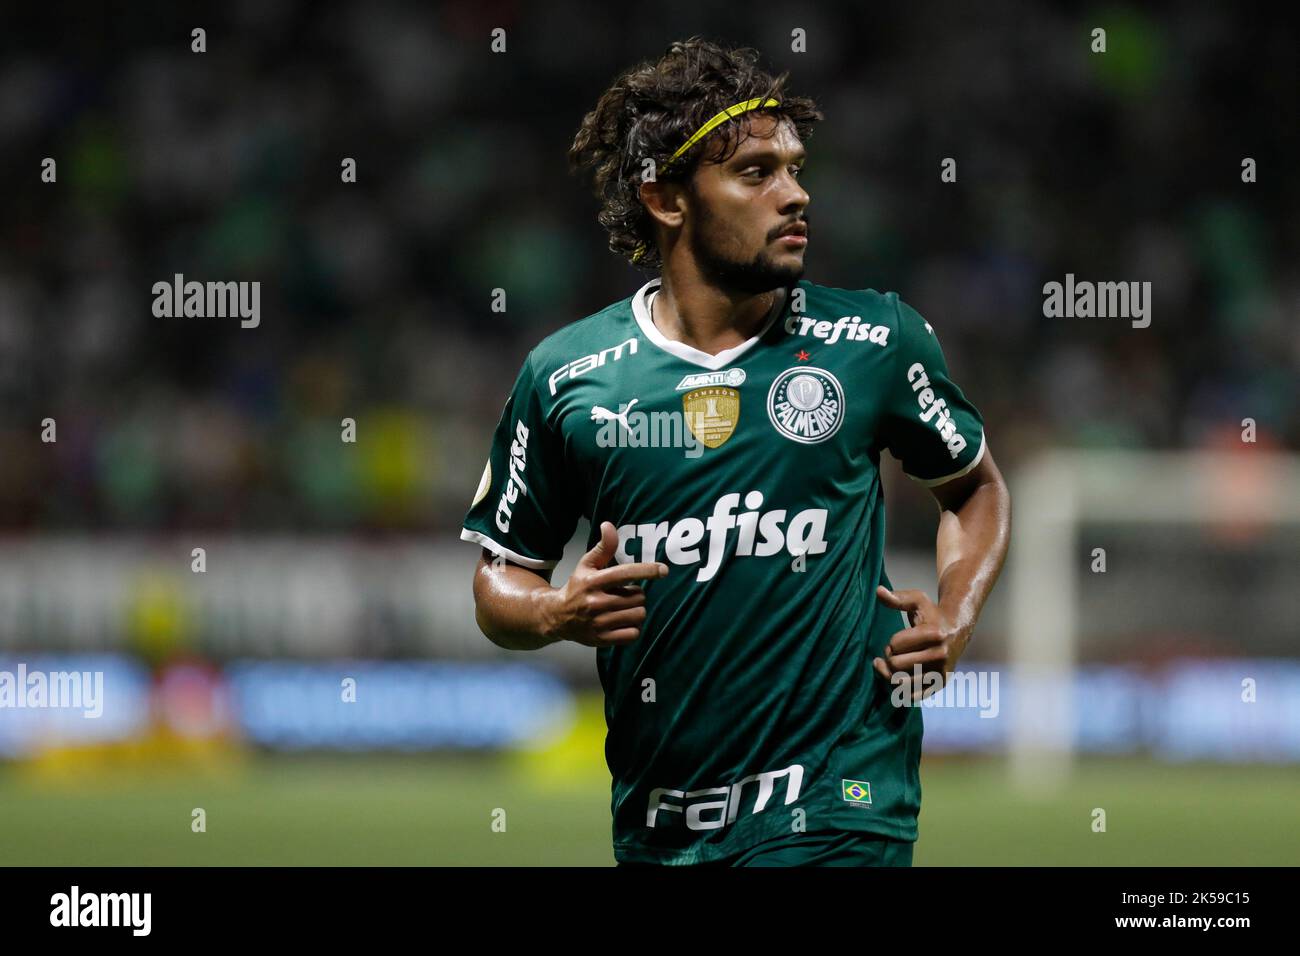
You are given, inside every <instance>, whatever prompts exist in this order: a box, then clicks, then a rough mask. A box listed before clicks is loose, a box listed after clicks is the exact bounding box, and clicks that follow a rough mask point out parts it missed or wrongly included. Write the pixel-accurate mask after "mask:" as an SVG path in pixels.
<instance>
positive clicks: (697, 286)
mask: <svg viewBox="0 0 1300 956" xmlns="http://www.w3.org/2000/svg"><path fill="white" fill-rule="evenodd" d="M784 294H785V293H784V290H782V289H774V290H771V291H769V292H760V293H758V294H757V295H751V294H748V293H731V292H726V291H724V290H722V289H718V288H717V287H715V286H711V285H708V284H707V283H704V282H691V283H680V284H677V285H673V284H672V283H671V280H670V279H669V276H668V274H667V273H666V272H665V273H664V276H663V281H662V282H661V284H660V286H659V294H658V295H656V296H655V297H654V300H653V302H652V303H651V306H652V307H651V310H650V321H651V322H653V323H654V324H655V327H656V328H658V329H659V331H660V332H662V333H663V334H664V337H665V338H668V339H671V340H673V341H674V342H681V343H682V344H684V345H689V346H691V347H692V348H695V349H699V350H700V351H701V352H706V353H708V354H709V355H717V354H718V353H719V352H722V351H725V350H726V349H731V348H735V347H736V346H738V345H742V344H744V343H745V342H747V341H749V340H750V339H751V338H753V337H754V336H755V335H757V334H758V333H759V332H761V331H762V329H763V324H764V323H765V322H766V320H767V318H768V316H769V314H770V313H771V311H772V309H773V308H775V307H776V305H777V297H778V296H783V295H784Z"/></svg>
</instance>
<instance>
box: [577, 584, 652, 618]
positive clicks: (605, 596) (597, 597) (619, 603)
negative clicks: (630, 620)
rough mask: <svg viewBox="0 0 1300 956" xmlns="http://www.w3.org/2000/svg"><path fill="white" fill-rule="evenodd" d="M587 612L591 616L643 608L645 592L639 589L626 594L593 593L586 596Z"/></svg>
mask: <svg viewBox="0 0 1300 956" xmlns="http://www.w3.org/2000/svg"><path fill="white" fill-rule="evenodd" d="M586 603H587V610H588V612H590V613H591V614H593V615H596V614H607V613H609V612H611V611H625V610H627V609H628V608H632V607H645V592H644V591H642V590H641V589H640V588H637V589H636V590H633V591H628V592H626V593H621V594H620V593H610V592H606V591H595V592H593V593H591V594H588V595H587V598H586Z"/></svg>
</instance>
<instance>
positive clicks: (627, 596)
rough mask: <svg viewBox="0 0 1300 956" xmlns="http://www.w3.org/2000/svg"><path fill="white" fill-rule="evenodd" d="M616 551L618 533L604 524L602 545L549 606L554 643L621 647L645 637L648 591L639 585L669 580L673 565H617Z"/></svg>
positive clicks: (556, 592) (546, 615)
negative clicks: (615, 559)
mask: <svg viewBox="0 0 1300 956" xmlns="http://www.w3.org/2000/svg"><path fill="white" fill-rule="evenodd" d="M617 550H618V530H617V529H616V528H615V527H614V526H613V525H612V524H611V523H610V522H608V521H602V522H601V525H600V541H599V542H598V543H597V544H596V546H595V547H594V548H592V549H591V550H590V551H588V552H587V553H586V554H584V555H583V556H582V558H581V560H579V561H578V566H577V567H576V568H574V570H573V574H572V575H570V576H569V580H567V581H566V582H564V585H563V587H559V588H556V589H555V590H554V591H553V592H552V595H551V600H549V601H548V602H547V605H548V606H547V608H546V611H545V613H544V618H545V622H546V623H545V628H546V633H547V634H548V635H549V636H551V637H552V638H553V639H554V640H559V641H574V642H576V643H578V644H584V645H586V646H587V647H619V646H622V645H624V644H629V643H631V642H632V641H635V640H636V639H637V638H638V637H640V636H641V625H642V624H644V623H645V617H646V609H645V591H644V590H642V588H641V586H640V585H639V584H637V583H636V582H638V581H645V580H653V579H655V578H662V577H667V576H668V565H666V564H613V561H614V553H615V552H616V551H617ZM611 565H612V566H611Z"/></svg>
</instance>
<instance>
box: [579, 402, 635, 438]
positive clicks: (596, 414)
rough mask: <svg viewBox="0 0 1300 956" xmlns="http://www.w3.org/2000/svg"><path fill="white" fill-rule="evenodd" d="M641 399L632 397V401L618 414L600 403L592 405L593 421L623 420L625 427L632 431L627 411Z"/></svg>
mask: <svg viewBox="0 0 1300 956" xmlns="http://www.w3.org/2000/svg"><path fill="white" fill-rule="evenodd" d="M639 401H641V399H639V398H634V399H632V401H630V402H628V403H627V405H625V406H624V408H623V411H621V412H619V413H618V414H617V415H616V414H614V413H613V412H611V411H610V410H609V409H608V408H601V407H600V406H599V405H592V406H591V420H592V421H593V422H622V423H623V427H624V428H626V429H627V430H628V431H631V430H632V426H631V425H629V424H628V423H627V413H628V412H630V411H632V406H633V405H635V404H636V403H637V402H639Z"/></svg>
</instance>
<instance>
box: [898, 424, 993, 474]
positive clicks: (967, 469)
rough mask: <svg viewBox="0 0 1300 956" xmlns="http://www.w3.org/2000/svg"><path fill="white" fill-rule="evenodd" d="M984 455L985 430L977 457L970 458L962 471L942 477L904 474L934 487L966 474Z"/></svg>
mask: <svg viewBox="0 0 1300 956" xmlns="http://www.w3.org/2000/svg"><path fill="white" fill-rule="evenodd" d="M983 457H984V432H983V431H981V432H980V450H979V452H978V453H977V454H976V455H975V457H974V458H972V459H971V460H970V464H969V465H967V466H966V467H965V468H963V469H962V470H961V471H954V472H953V473H952V474H951V475H944V476H943V477H942V478H918V477H916V475H907V472H903V474H905V475H907V477H909V478H911V479H912V480H913V481H915V482H916V483H917V484H918V485H925V487H927V488H933V487H934V486H935V485H942V484H944V483H946V482H949V481H952V480H953V479H954V478H960V477H961V476H962V475H964V474H966V473H967V472H969V471H970V470H971V469H972V468H974V467H975V466H976V465H978V464H979V463H980V459H981V458H983Z"/></svg>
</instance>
